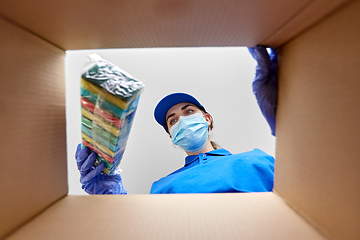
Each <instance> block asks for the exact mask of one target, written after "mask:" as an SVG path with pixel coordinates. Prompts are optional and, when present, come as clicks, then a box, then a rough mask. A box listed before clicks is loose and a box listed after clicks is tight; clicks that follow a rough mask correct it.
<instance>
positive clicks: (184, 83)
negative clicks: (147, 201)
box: [66, 47, 275, 195]
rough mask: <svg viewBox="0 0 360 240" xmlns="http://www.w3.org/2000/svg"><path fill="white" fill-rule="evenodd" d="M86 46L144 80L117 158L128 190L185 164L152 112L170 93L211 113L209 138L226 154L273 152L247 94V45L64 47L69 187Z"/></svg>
mask: <svg viewBox="0 0 360 240" xmlns="http://www.w3.org/2000/svg"><path fill="white" fill-rule="evenodd" d="M90 53H98V54H99V55H100V56H101V57H102V58H104V59H106V60H108V61H110V62H112V63H114V64H115V65H117V66H119V67H120V68H122V69H124V70H125V71H127V72H128V73H130V74H131V75H132V76H133V77H135V78H137V79H138V80H140V81H142V82H144V83H145V89H144V91H143V93H142V95H141V97H140V103H139V107H138V110H137V113H136V116H135V120H134V124H133V127H132V130H131V133H130V137H129V140H128V144H127V148H126V151H125V154H124V157H123V159H122V162H121V164H120V168H121V169H122V173H121V175H122V178H123V184H124V187H125V189H126V190H127V191H128V193H129V194H147V193H149V192H150V188H151V184H152V182H154V181H156V180H158V179H159V178H161V177H163V176H166V175H167V174H169V173H171V172H173V171H174V170H176V169H178V168H180V167H182V166H183V164H184V158H185V153H184V152H182V150H180V149H177V148H176V147H174V146H173V144H172V143H171V140H170V138H169V137H168V135H167V134H166V132H165V131H164V130H163V128H162V127H161V126H160V125H158V124H157V123H156V121H155V119H154V117H153V111H154V108H155V106H156V104H157V103H158V101H159V100H160V99H161V98H162V97H164V96H165V95H167V94H169V93H172V92H187V93H190V94H191V95H193V96H195V97H196V98H197V99H198V100H199V101H200V103H201V104H202V105H203V106H204V107H205V108H206V110H207V111H208V112H209V113H210V114H211V115H212V116H213V118H214V130H213V131H212V140H214V141H215V142H217V143H218V144H219V145H220V146H222V147H224V148H226V149H227V150H229V151H230V152H232V153H239V152H244V151H249V150H252V149H254V148H259V149H261V150H263V151H265V152H267V153H268V154H270V155H272V156H274V154H275V137H273V136H272V135H271V131H270V127H269V126H268V124H267V122H266V120H265V118H264V117H263V116H262V114H261V111H260V109H259V107H258V105H257V102H256V99H255V96H254V94H253V93H252V81H253V78H254V74H255V66H256V62H255V60H253V58H252V57H251V55H250V53H249V52H248V50H247V49H246V48H241V47H236V48H235V47H229V48H155V49H116V50H114V49H111V50H78V51H67V52H66V116H67V156H68V169H69V171H68V180H69V194H76V195H78V194H86V193H85V192H84V191H83V190H82V189H81V184H80V182H79V178H80V176H79V173H78V170H77V167H76V161H75V158H74V155H75V150H76V146H77V144H78V143H80V142H81V135H80V134H81V130H80V126H81V119H80V116H81V114H80V74H81V70H82V68H83V66H84V65H85V63H86V58H87V56H88V54H90Z"/></svg>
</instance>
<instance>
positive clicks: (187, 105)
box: [166, 104, 193, 121]
mask: <svg viewBox="0 0 360 240" xmlns="http://www.w3.org/2000/svg"><path fill="white" fill-rule="evenodd" d="M192 106H193V105H192V104H186V105H185V106H183V107H182V108H181V111H183V110H184V109H186V108H187V107H192ZM174 115H175V113H172V114H170V115H169V116H167V118H166V121H167V120H168V119H169V118H171V117H172V116H174Z"/></svg>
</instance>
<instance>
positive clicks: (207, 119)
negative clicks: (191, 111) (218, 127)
mask: <svg viewBox="0 0 360 240" xmlns="http://www.w3.org/2000/svg"><path fill="white" fill-rule="evenodd" d="M204 117H205V120H206V121H207V123H208V124H209V126H210V125H211V116H210V114H209V113H205V115H204Z"/></svg>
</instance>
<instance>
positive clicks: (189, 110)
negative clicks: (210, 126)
mask: <svg viewBox="0 0 360 240" xmlns="http://www.w3.org/2000/svg"><path fill="white" fill-rule="evenodd" d="M193 111H194V110H192V109H188V110H186V114H190V113H192V112H193Z"/></svg>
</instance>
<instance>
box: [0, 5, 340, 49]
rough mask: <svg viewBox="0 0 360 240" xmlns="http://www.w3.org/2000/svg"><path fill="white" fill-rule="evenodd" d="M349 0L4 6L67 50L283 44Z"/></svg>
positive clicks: (4, 10)
mask: <svg viewBox="0 0 360 240" xmlns="http://www.w3.org/2000/svg"><path fill="white" fill-rule="evenodd" d="M344 1H345V0H336V1H331V4H329V3H328V1H324V0H316V1H309V0H296V1H288V0H272V1H268V0H262V1H239V0H227V1H223V0H197V1H193V0H171V1H168V0H131V1H95V0H76V1H73V0H56V1H54V0H53V1H51V4H49V1H46V0H37V1H35V2H34V1H28V0H19V1H13V0H2V1H1V2H0V11H1V14H3V15H4V16H6V17H7V18H9V19H11V20H12V21H14V22H16V23H18V24H20V25H22V26H24V27H25V28H27V29H30V30H31V31H32V32H34V33H36V34H38V35H40V36H42V37H43V38H45V39H47V40H48V41H50V42H52V43H54V44H55V45H57V46H59V47H61V48H62V49H66V50H69V49H94V48H95V49H96V48H139V47H197V46H254V45H256V44H259V43H263V44H266V43H268V42H270V43H274V44H276V45H281V44H283V43H284V42H286V41H287V40H289V38H290V37H292V36H294V34H296V33H299V32H300V31H301V30H303V29H304V28H305V27H306V26H309V24H311V23H314V21H317V20H319V19H320V18H321V17H322V16H324V14H327V13H328V12H329V10H332V9H334V8H336V7H337V5H340V4H341V3H342V2H344ZM313 3H314V4H313ZM319 3H320V4H319ZM304 9H305V10H306V11H304ZM303 13H305V14H306V16H305V17H300V18H297V17H298V15H299V14H300V15H301V14H303ZM308 15H310V16H311V17H309V16H308ZM313 16H316V17H313ZM295 20H296V21H295ZM288 23H290V24H289V25H288ZM283 27H287V29H286V30H285V31H282V30H281V29H282V28H283ZM288 28H290V30H289V29H288ZM274 34H275V35H274ZM270 37H271V38H270ZM269 38H270V39H269ZM267 39H269V41H265V40H267Z"/></svg>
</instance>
